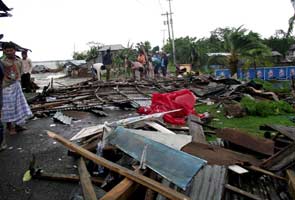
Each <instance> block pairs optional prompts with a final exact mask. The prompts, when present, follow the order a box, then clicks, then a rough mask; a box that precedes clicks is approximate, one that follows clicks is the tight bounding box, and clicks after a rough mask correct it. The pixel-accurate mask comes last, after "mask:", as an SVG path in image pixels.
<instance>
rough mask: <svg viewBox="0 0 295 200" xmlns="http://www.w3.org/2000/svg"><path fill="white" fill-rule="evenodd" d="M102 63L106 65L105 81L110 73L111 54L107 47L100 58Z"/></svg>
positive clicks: (108, 78)
mask: <svg viewBox="0 0 295 200" xmlns="http://www.w3.org/2000/svg"><path fill="white" fill-rule="evenodd" d="M102 63H103V65H104V66H105V67H106V70H107V77H106V79H107V81H109V80H110V73H111V68H112V63H113V61H112V54H111V50H110V49H108V50H107V53H106V54H105V55H104V56H103V58H102Z"/></svg>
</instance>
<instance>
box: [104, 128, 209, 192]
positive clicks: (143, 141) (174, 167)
mask: <svg viewBox="0 0 295 200" xmlns="http://www.w3.org/2000/svg"><path fill="white" fill-rule="evenodd" d="M107 140H108V141H109V142H110V143H111V144H112V145H114V146H116V147H118V148H119V149H121V150H122V151H124V152H125V153H127V154H128V155H130V156H131V157H133V158H135V159H137V160H141V157H142V154H143V150H144V148H145V147H146V146H147V149H146V165H147V166H148V167H149V168H151V169H152V170H153V171H155V172H157V173H158V174H160V175H161V176H163V177H165V178H166V179H167V180H169V181H171V182H173V183H174V184H175V185H177V186H178V187H180V188H182V189H185V188H186V187H187V185H188V184H189V182H190V181H191V179H192V178H193V177H194V175H195V174H196V173H197V172H198V171H199V170H200V169H201V168H202V167H203V166H204V165H205V164H206V161H205V160H202V159H200V158H197V157H195V156H191V155H189V154H187V153H184V152H181V151H177V150H175V149H172V148H170V147H168V146H166V145H163V144H161V143H158V142H155V141H152V140H150V139H147V138H145V137H142V136H139V135H136V134H134V133H132V132H130V131H128V130H127V129H125V128H123V127H118V128H116V130H115V131H114V132H113V133H112V134H111V135H110V136H109V137H108V138H107Z"/></svg>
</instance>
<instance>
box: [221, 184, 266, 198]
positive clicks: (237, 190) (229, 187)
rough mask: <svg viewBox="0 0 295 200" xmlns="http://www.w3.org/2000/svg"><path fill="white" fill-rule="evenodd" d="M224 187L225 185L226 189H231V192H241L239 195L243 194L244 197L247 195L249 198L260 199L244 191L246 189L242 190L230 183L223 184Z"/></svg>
mask: <svg viewBox="0 0 295 200" xmlns="http://www.w3.org/2000/svg"><path fill="white" fill-rule="evenodd" d="M224 187H225V188H226V189H228V190H231V191H233V192H235V193H238V194H241V195H243V196H245V197H248V198H250V199H254V200H262V199H261V198H260V197H258V196H256V195H254V194H251V193H249V192H246V191H244V190H241V189H239V188H237V187H235V186H232V185H229V184H225V186H224Z"/></svg>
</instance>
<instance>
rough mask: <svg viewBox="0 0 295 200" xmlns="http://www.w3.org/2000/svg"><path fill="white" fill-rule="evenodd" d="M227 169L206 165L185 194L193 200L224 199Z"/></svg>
mask: <svg viewBox="0 0 295 200" xmlns="http://www.w3.org/2000/svg"><path fill="white" fill-rule="evenodd" d="M226 177H227V167H225V166H218V165H206V166H204V167H203V168H202V169H201V170H200V171H199V172H198V173H197V175H196V176H195V177H194V178H193V180H192V183H191V186H190V187H189V188H188V189H187V191H186V192H185V193H186V195H188V196H189V197H191V199H192V200H200V199H202V200H220V199H222V195H223V190H224V184H225V182H226Z"/></svg>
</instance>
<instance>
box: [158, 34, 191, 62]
mask: <svg viewBox="0 0 295 200" xmlns="http://www.w3.org/2000/svg"><path fill="white" fill-rule="evenodd" d="M195 42H196V38H192V37H189V36H186V37H181V38H176V39H175V40H174V43H175V46H176V47H177V48H176V52H175V53H176V60H177V62H178V63H181V64H185V63H192V62H193V59H194V50H195V48H196V47H195ZM163 50H164V51H165V52H167V53H168V52H169V53H171V52H172V45H171V44H170V43H169V42H168V43H167V44H166V45H165V46H164V47H163ZM170 59H172V56H170Z"/></svg>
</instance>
